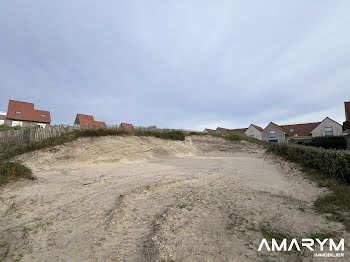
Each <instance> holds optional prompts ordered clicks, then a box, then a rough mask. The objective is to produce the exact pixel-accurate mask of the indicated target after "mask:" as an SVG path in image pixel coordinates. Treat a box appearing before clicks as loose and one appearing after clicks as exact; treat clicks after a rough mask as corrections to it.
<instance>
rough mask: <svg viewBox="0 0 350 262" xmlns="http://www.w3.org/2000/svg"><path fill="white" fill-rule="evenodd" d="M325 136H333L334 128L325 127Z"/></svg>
mask: <svg viewBox="0 0 350 262" xmlns="http://www.w3.org/2000/svg"><path fill="white" fill-rule="evenodd" d="M324 134H325V135H326V136H333V127H325V128H324Z"/></svg>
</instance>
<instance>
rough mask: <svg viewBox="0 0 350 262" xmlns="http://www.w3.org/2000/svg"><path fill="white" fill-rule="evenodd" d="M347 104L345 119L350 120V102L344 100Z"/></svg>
mask: <svg viewBox="0 0 350 262" xmlns="http://www.w3.org/2000/svg"><path fill="white" fill-rule="evenodd" d="M344 105H345V120H346V121H347V122H350V102H344Z"/></svg>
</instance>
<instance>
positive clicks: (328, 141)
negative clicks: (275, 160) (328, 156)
mask: <svg viewBox="0 0 350 262" xmlns="http://www.w3.org/2000/svg"><path fill="white" fill-rule="evenodd" d="M300 144H303V145H306V146H315V147H323V148H326V149H346V147H347V145H346V140H345V137H343V136H326V137H315V138H313V139H312V141H306V142H300Z"/></svg>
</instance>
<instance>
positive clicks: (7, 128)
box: [0, 125, 21, 132]
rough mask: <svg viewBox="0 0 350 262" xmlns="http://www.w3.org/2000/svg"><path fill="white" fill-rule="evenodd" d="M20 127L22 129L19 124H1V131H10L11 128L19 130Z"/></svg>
mask: <svg viewBox="0 0 350 262" xmlns="http://www.w3.org/2000/svg"><path fill="white" fill-rule="evenodd" d="M19 129H21V127H18V126H15V127H12V126H6V125H0V132H2V131H9V130H19Z"/></svg>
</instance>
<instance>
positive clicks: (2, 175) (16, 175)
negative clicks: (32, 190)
mask: <svg viewBox="0 0 350 262" xmlns="http://www.w3.org/2000/svg"><path fill="white" fill-rule="evenodd" d="M20 178H28V179H31V180H33V179H34V177H33V175H32V171H31V170H30V169H29V168H28V167H26V166H24V165H22V164H19V163H16V162H5V163H0V185H2V184H6V183H7V182H9V181H12V180H17V179H20Z"/></svg>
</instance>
